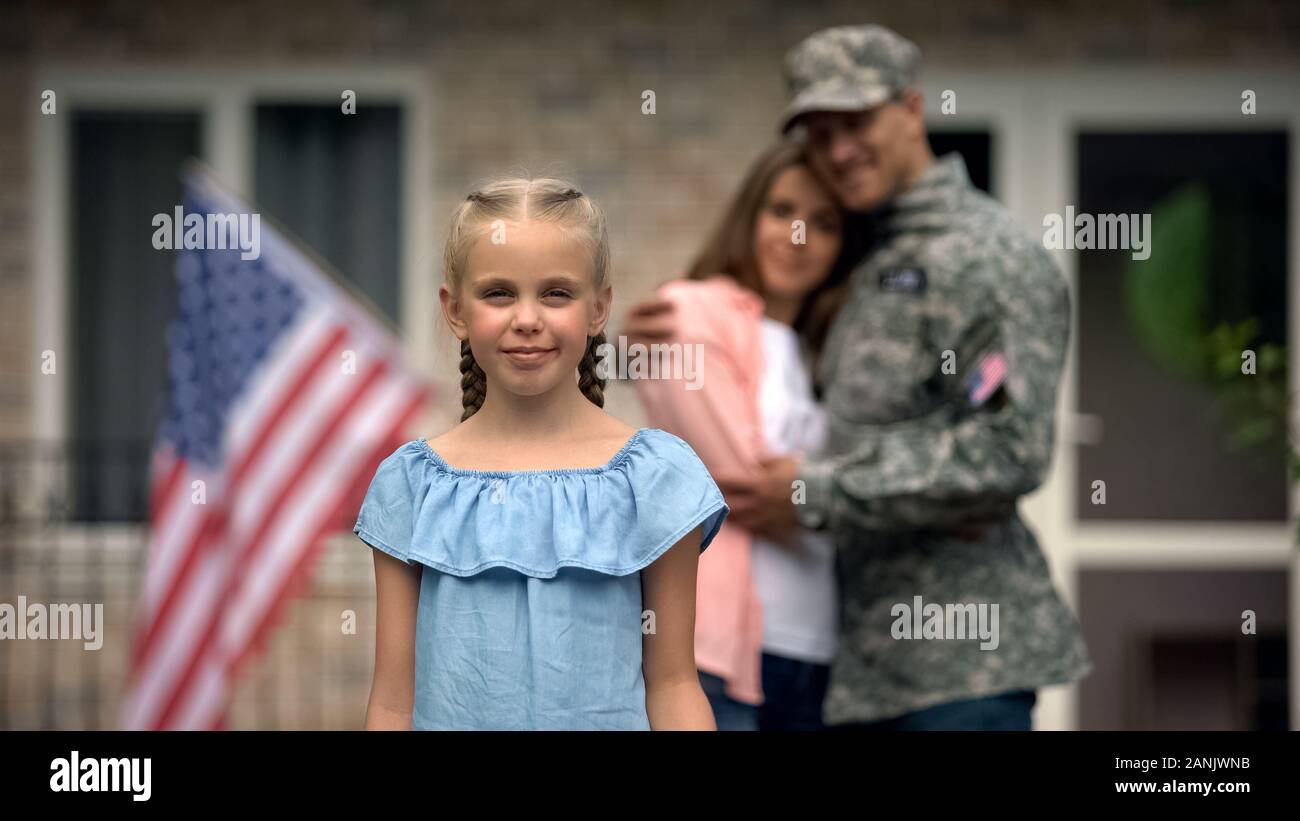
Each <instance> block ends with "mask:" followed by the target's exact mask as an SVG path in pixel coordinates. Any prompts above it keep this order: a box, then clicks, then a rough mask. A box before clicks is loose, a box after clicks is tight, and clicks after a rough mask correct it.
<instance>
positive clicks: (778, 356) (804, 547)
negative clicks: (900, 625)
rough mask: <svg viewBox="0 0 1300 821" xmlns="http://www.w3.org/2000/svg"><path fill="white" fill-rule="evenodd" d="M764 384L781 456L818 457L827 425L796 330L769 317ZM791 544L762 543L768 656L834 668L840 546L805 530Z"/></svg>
mask: <svg viewBox="0 0 1300 821" xmlns="http://www.w3.org/2000/svg"><path fill="white" fill-rule="evenodd" d="M762 319H763V362H764V367H763V381H762V386H761V387H760V389H759V413H760V416H761V417H762V420H763V438H764V440H765V441H766V444H767V447H768V449H769V450H770V451H771V452H772V453H774V454H787V453H813V452H815V451H816V450H818V449H819V448H820V447H821V445H822V440H823V439H824V438H825V436H826V420H825V416H824V414H823V412H822V409H821V406H819V405H818V404H817V401H816V400H815V399H814V398H813V393H812V380H811V379H810V378H809V373H808V363H807V361H806V360H805V359H804V356H803V352H802V349H801V346H800V342H799V338H798V336H797V335H796V334H795V331H794V329H793V328H791V327H790V326H789V325H785V324H783V323H781V322H777V321H776V320H774V319H770V318H768V317H763V318H762ZM788 538H789V541H786V542H783V543H776V542H773V541H769V540H767V539H763V538H759V537H755V538H754V547H753V562H754V585H755V587H756V588H757V591H758V598H759V600H760V601H761V602H762V606H763V650H764V651H765V652H768V653H772V654H773V655H778V656H783V657H785V658H792V659H798V660H800V661H810V662H816V663H820V664H828V663H830V661H831V658H832V656H834V654H835V639H836V633H837V630H838V619H839V614H838V611H837V607H838V602H839V595H838V593H839V591H838V589H837V586H836V581H835V547H834V544H833V543H832V542H831V540H830V537H829V536H828V535H827V534H825V533H819V532H815V531H811V530H798V531H795V535H793V536H791V537H788Z"/></svg>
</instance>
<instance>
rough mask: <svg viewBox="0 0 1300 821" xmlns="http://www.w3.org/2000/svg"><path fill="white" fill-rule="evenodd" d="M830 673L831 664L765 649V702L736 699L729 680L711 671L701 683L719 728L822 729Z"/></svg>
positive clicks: (763, 661)
mask: <svg viewBox="0 0 1300 821" xmlns="http://www.w3.org/2000/svg"><path fill="white" fill-rule="evenodd" d="M830 673H831V668H830V665H828V664H814V663H812V662H807V661H797V660H795V659H791V658H785V657H783V656H774V655H772V654H771V653H764V654H763V658H762V676H763V699H764V700H763V704H762V705H759V706H755V705H753V704H745V703H744V702H742V701H736V700H735V699H734V698H732V697H731V696H729V695H727V694H726V692H725V687H726V682H725V681H724V680H723V679H722V678H720V677H718V676H715V675H713V674H711V673H704V672H701V673H700V686H701V687H702V688H703V689H704V695H706V696H708V699H709V705H710V706H711V707H712V708H713V718H714V720H715V721H716V722H717V725H718V729H719V730H822V729H825V727H824V725H823V724H822V699H823V698H825V697H826V687H827V685H829V684H830Z"/></svg>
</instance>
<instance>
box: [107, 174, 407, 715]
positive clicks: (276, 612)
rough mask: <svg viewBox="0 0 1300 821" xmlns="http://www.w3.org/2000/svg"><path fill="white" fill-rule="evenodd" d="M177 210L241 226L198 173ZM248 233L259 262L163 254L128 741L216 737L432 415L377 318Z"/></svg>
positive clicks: (268, 236) (274, 243) (266, 237)
mask: <svg viewBox="0 0 1300 821" xmlns="http://www.w3.org/2000/svg"><path fill="white" fill-rule="evenodd" d="M184 210H185V213H186V214H187V215H189V214H200V215H207V214H239V213H245V214H249V213H251V210H250V209H249V207H248V206H247V205H246V204H244V203H243V202H241V201H240V200H238V199H237V198H235V197H234V196H233V195H231V194H229V193H228V192H226V191H225V190H224V189H222V188H221V187H220V186H219V185H217V183H216V182H215V181H214V180H213V179H212V178H211V176H210V175H209V174H208V173H207V172H205V171H204V170H202V169H201V168H199V167H195V168H193V169H191V170H190V171H188V172H187V174H186V176H185V198H184ZM261 228H262V230H261V231H260V235H261V243H260V248H261V255H260V257H258V258H256V259H247V260H245V259H241V251H240V249H239V248H238V247H237V245H238V243H235V242H230V243H227V247H231V246H235V247H233V248H232V250H212V249H205V250H199V249H186V250H177V253H176V277H177V280H178V291H179V306H178V309H177V313H176V316H175V319H174V320H173V321H172V324H171V327H170V329H169V332H168V340H167V342H168V356H169V362H168V370H169V378H168V396H167V404H166V407H165V409H164V412H163V420H162V423H161V425H160V428H159V431H158V435H157V438H156V440H155V443H154V448H153V457H152V463H151V474H150V539H149V549H148V551H149V552H148V567H147V570H146V573H145V580H144V585H143V590H142V591H141V594H140V599H139V606H138V608H137V618H136V622H135V625H134V631H135V632H134V642H133V648H132V657H131V665H130V672H129V676H128V679H127V683H126V689H125V692H124V695H123V699H122V703H121V716H120V719H121V723H122V726H123V727H124V728H126V729H221V728H223V727H224V726H225V723H226V716H227V711H228V706H229V701H230V695H231V692H232V690H233V688H234V683H235V681H236V680H237V678H238V675H239V673H240V671H241V669H242V667H243V666H244V664H245V662H247V661H248V660H249V659H250V658H251V657H253V656H254V655H255V651H256V650H259V649H261V648H262V647H264V645H265V642H266V640H267V638H268V635H269V634H270V632H271V631H272V629H273V628H274V626H275V625H276V623H277V622H278V621H279V620H280V619H281V618H282V617H283V609H284V607H285V605H286V604H287V602H289V601H291V600H292V599H293V598H294V597H295V595H296V593H298V592H301V591H302V589H303V588H304V586H305V585H306V583H307V581H308V580H309V579H310V576H311V571H312V568H313V566H314V563H315V558H316V555H317V553H318V552H319V549H320V547H321V546H322V544H323V540H324V539H325V538H326V537H328V536H329V535H331V534H332V533H335V532H340V531H346V530H348V529H350V527H351V521H352V519H355V516H356V508H357V507H359V505H360V498H361V496H362V495H363V494H364V490H365V487H366V485H367V484H368V482H369V480H370V478H371V477H372V476H373V474H374V471H375V468H376V466H377V465H378V463H379V462H380V461H381V460H382V459H383V457H384V456H386V455H387V454H388V453H390V452H392V450H393V449H394V448H396V447H397V446H398V445H399V444H400V443H401V442H402V441H403V439H404V437H403V431H404V430H405V429H406V426H407V425H409V424H411V421H412V420H413V419H414V418H416V417H417V416H418V415H419V414H420V413H422V411H423V410H424V408H425V406H426V405H427V403H428V401H429V399H430V398H431V392H430V390H429V387H428V385H427V384H426V383H425V382H424V381H423V380H421V379H420V378H418V377H417V376H416V375H415V374H413V373H412V372H411V371H409V370H408V369H407V368H406V367H405V366H404V365H403V361H402V360H403V357H402V355H401V350H400V345H399V343H398V341H397V339H396V337H395V336H394V334H392V333H391V332H390V331H389V330H388V328H387V327H386V326H385V325H384V324H383V323H382V322H381V321H379V320H377V319H376V318H375V316H374V314H373V313H372V309H370V308H368V307H365V306H364V305H363V304H362V303H361V302H360V301H358V300H354V299H353V298H352V297H351V296H350V295H349V294H348V291H347V289H346V288H344V287H343V286H340V285H339V284H337V283H336V282H335V281H334V280H333V279H332V278H331V277H330V276H328V275H325V274H323V273H322V270H321V268H319V267H318V266H317V265H316V264H315V263H314V262H313V261H312V259H311V258H310V257H309V256H308V255H307V254H306V253H305V252H303V251H301V250H299V249H298V248H297V247H295V246H294V245H293V244H292V243H291V242H290V241H289V240H287V239H286V238H285V237H283V236H281V235H280V234H279V233H278V232H276V231H275V230H274V228H272V227H270V226H269V225H267V224H266V223H265V221H263V222H262V224H261ZM205 236H206V232H205Z"/></svg>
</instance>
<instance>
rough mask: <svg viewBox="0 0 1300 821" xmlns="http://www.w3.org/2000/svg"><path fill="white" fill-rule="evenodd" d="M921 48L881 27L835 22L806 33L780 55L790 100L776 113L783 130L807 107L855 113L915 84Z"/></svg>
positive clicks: (806, 109) (807, 110)
mask: <svg viewBox="0 0 1300 821" xmlns="http://www.w3.org/2000/svg"><path fill="white" fill-rule="evenodd" d="M920 63H921V50H920V49H918V48H917V47H916V44H914V43H913V42H912V41H910V40H908V39H906V38H905V37H903V36H901V35H899V34H898V33H897V32H894V31H892V30H890V29H887V28H885V27H884V26H876V25H863V26H836V27H834V28H828V29H823V30H821V31H819V32H817V33H816V34H812V35H809V36H808V37H807V38H805V39H804V40H803V41H802V42H801V43H799V44H798V45H797V46H795V47H794V48H792V49H790V51H788V52H787V53H786V55H785V66H784V73H785V87H786V94H787V95H788V96H789V98H790V104H789V105H788V106H786V109H785V111H783V112H782V113H781V121H780V128H781V132H782V133H787V132H789V130H790V127H791V126H793V125H794V121H795V120H796V119H797V118H798V117H799V115H801V114H805V113H807V112H809V111H860V110H862V109H867V108H871V107H873V106H877V105H879V104H881V103H883V102H885V101H886V100H888V99H889V98H891V97H893V96H894V95H895V94H897V93H898V92H900V91H902V90H903V89H905V88H908V87H910V86H912V85H914V84H915V83H916V74H917V69H918V68H919V67H920Z"/></svg>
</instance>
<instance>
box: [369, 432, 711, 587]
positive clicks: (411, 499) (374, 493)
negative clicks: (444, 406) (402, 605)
mask: <svg viewBox="0 0 1300 821" xmlns="http://www.w3.org/2000/svg"><path fill="white" fill-rule="evenodd" d="M728 512H729V510H728V508H727V505H726V503H725V502H724V501H723V498H722V493H721V491H720V490H719V489H718V487H717V485H716V484H715V483H714V481H713V478H712V477H711V476H710V475H709V473H708V470H707V469H706V468H705V467H704V464H703V462H701V461H700V458H699V457H698V456H697V455H696V453H695V451H694V450H692V449H691V447H690V445H688V444H687V443H686V442H685V441H683V440H682V439H680V438H678V437H677V436H674V435H673V434H670V433H668V432H667V431H663V430H660V429H658V428H641V429H639V430H638V431H636V433H634V434H633V435H632V436H631V437H630V438H629V439H628V441H627V442H626V443H625V444H624V445H623V447H622V448H620V449H619V451H618V452H617V453H615V455H614V456H613V457H611V458H610V459H609V461H608V462H606V463H605V464H604V465H600V466H598V467H586V468H556V469H551V470H525V471H491V470H474V469H470V468H459V467H455V466H453V465H451V464H449V463H448V462H447V461H446V460H445V459H443V458H442V456H441V455H439V454H438V453H437V452H436V451H435V450H434V449H433V448H432V447H431V446H430V445H429V444H428V442H427V441H426V440H425V439H422V438H421V439H415V440H412V441H410V442H408V443H406V444H405V445H402V446H401V447H399V448H398V449H397V450H396V451H395V452H394V453H393V454H392V455H390V456H389V457H388V458H387V459H385V460H384V461H383V462H382V463H381V464H380V466H379V469H378V471H376V474H375V478H374V480H373V481H372V482H371V487H370V491H369V492H368V493H367V495H366V499H365V502H364V503H363V504H362V508H361V513H360V515H359V517H358V519H357V524H356V527H355V528H354V532H355V533H357V535H358V536H360V537H361V538H362V539H363V541H365V542H367V543H368V544H371V545H372V546H375V547H379V548H380V549H383V550H384V551H385V552H388V553H390V554H392V555H394V556H396V557H398V558H399V559H402V560H403V561H405V562H407V563H408V564H409V563H416V562H418V563H420V564H423V565H426V566H428V567H431V568H433V569H435V570H439V571H442V572H444V573H449V574H451V575H455V576H462V577H467V576H473V575H475V574H477V573H481V572H483V571H485V570H489V569H491V568H494V567H504V568H509V569H511V570H515V571H517V572H519V573H522V574H524V575H526V576H532V577H535V578H540V579H549V578H554V577H555V576H556V574H557V573H558V572H559V571H560V570H561V569H563V568H566V567H568V568H579V569H584V570H589V571H594V572H598V573H605V574H609V575H615V576H622V575H627V574H630V573H634V572H637V571H639V570H642V569H644V568H645V567H646V566H648V565H649V564H651V563H652V562H653V561H654V560H655V559H657V558H659V557H660V556H661V555H663V554H664V553H665V552H667V551H668V549H669V548H671V547H672V546H673V545H674V544H676V543H677V542H678V541H680V540H681V538H682V537H683V536H685V535H686V534H687V533H689V532H691V530H693V529H694V528H695V527H697V526H699V525H701V524H702V525H704V528H703V535H702V539H701V542H700V550H701V551H703V550H704V549H705V548H706V547H708V545H709V543H710V542H711V541H712V540H713V537H714V536H716V535H717V532H718V530H719V529H720V528H721V526H722V522H723V520H724V519H725V518H726V515H727V513H728Z"/></svg>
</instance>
